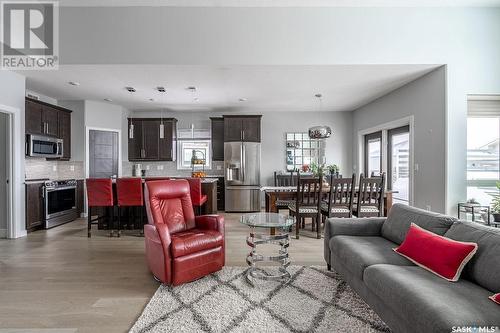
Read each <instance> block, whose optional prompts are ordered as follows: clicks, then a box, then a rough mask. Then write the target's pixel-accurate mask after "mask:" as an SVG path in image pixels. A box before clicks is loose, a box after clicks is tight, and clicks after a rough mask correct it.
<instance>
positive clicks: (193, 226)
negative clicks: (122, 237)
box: [144, 179, 225, 286]
mask: <svg viewBox="0 0 500 333" xmlns="http://www.w3.org/2000/svg"><path fill="white" fill-rule="evenodd" d="M145 199H146V211H147V215H148V224H147V225H145V226H144V236H145V241H146V257H147V260H148V265H149V268H150V270H151V272H152V273H153V274H154V276H155V277H156V278H157V279H158V280H160V281H161V282H163V283H166V284H171V285H174V286H175V285H179V284H182V283H186V282H190V281H194V280H197V279H199V278H201V277H203V276H205V275H208V274H210V273H213V272H216V271H218V270H220V269H222V267H223V266H224V262H225V247H224V218H223V217H222V216H219V215H204V216H196V217H195V216H194V212H193V206H192V204H191V197H190V194H189V183H188V182H187V181H186V180H185V179H177V180H160V181H150V182H147V183H146V185H145Z"/></svg>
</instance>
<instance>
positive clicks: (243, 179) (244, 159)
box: [241, 143, 246, 181]
mask: <svg viewBox="0 0 500 333" xmlns="http://www.w3.org/2000/svg"><path fill="white" fill-rule="evenodd" d="M245 155H246V149H245V144H244V143H242V144H241V180H242V181H245V164H246V156H245Z"/></svg>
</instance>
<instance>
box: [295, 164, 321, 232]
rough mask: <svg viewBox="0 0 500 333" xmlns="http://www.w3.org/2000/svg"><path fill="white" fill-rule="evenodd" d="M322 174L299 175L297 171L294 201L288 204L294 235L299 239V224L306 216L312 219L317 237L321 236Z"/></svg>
mask: <svg viewBox="0 0 500 333" xmlns="http://www.w3.org/2000/svg"><path fill="white" fill-rule="evenodd" d="M322 185H323V176H322V175H320V176H319V177H300V174H299V173H297V195H296V197H295V202H292V203H291V204H290V205H289V206H288V210H289V214H290V216H295V236H296V238H297V239H299V229H300V225H301V224H303V223H304V219H305V218H306V217H310V218H311V219H312V230H313V231H314V229H316V231H317V238H318V239H320V238H321V230H320V221H321V220H320V217H321V216H320V205H321V199H322V196H323V195H322Z"/></svg>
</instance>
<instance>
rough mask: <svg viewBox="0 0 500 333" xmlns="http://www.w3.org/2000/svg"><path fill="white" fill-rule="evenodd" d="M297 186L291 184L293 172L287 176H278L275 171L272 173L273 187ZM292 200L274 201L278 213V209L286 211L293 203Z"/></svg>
mask: <svg viewBox="0 0 500 333" xmlns="http://www.w3.org/2000/svg"><path fill="white" fill-rule="evenodd" d="M296 185H297V184H294V183H293V171H290V172H289V173H287V174H279V173H278V172H277V171H274V186H296ZM293 201H294V200H293V199H287V198H284V199H280V198H279V196H278V199H277V200H276V204H275V205H276V209H277V210H278V211H279V210H280V209H288V206H289V205H290V204H291V203H292V202H293Z"/></svg>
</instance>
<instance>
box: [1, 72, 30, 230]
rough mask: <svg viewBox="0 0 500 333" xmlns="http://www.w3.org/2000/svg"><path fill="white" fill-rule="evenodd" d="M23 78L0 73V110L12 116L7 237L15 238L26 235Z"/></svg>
mask: <svg viewBox="0 0 500 333" xmlns="http://www.w3.org/2000/svg"><path fill="white" fill-rule="evenodd" d="M24 94H25V78H24V76H22V75H20V74H17V73H14V72H10V71H0V109H3V108H5V109H8V110H7V111H10V112H11V114H12V115H13V128H12V131H13V139H14V141H13V150H12V154H13V156H12V159H13V162H14V165H15V167H14V169H13V170H12V172H13V174H12V179H11V182H12V190H13V195H12V200H13V205H14V207H13V210H12V216H13V220H14V222H13V228H11V230H9V234H8V235H7V236H8V237H11V238H16V237H21V236H24V235H26V224H25V190H24V142H25V136H24Z"/></svg>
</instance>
